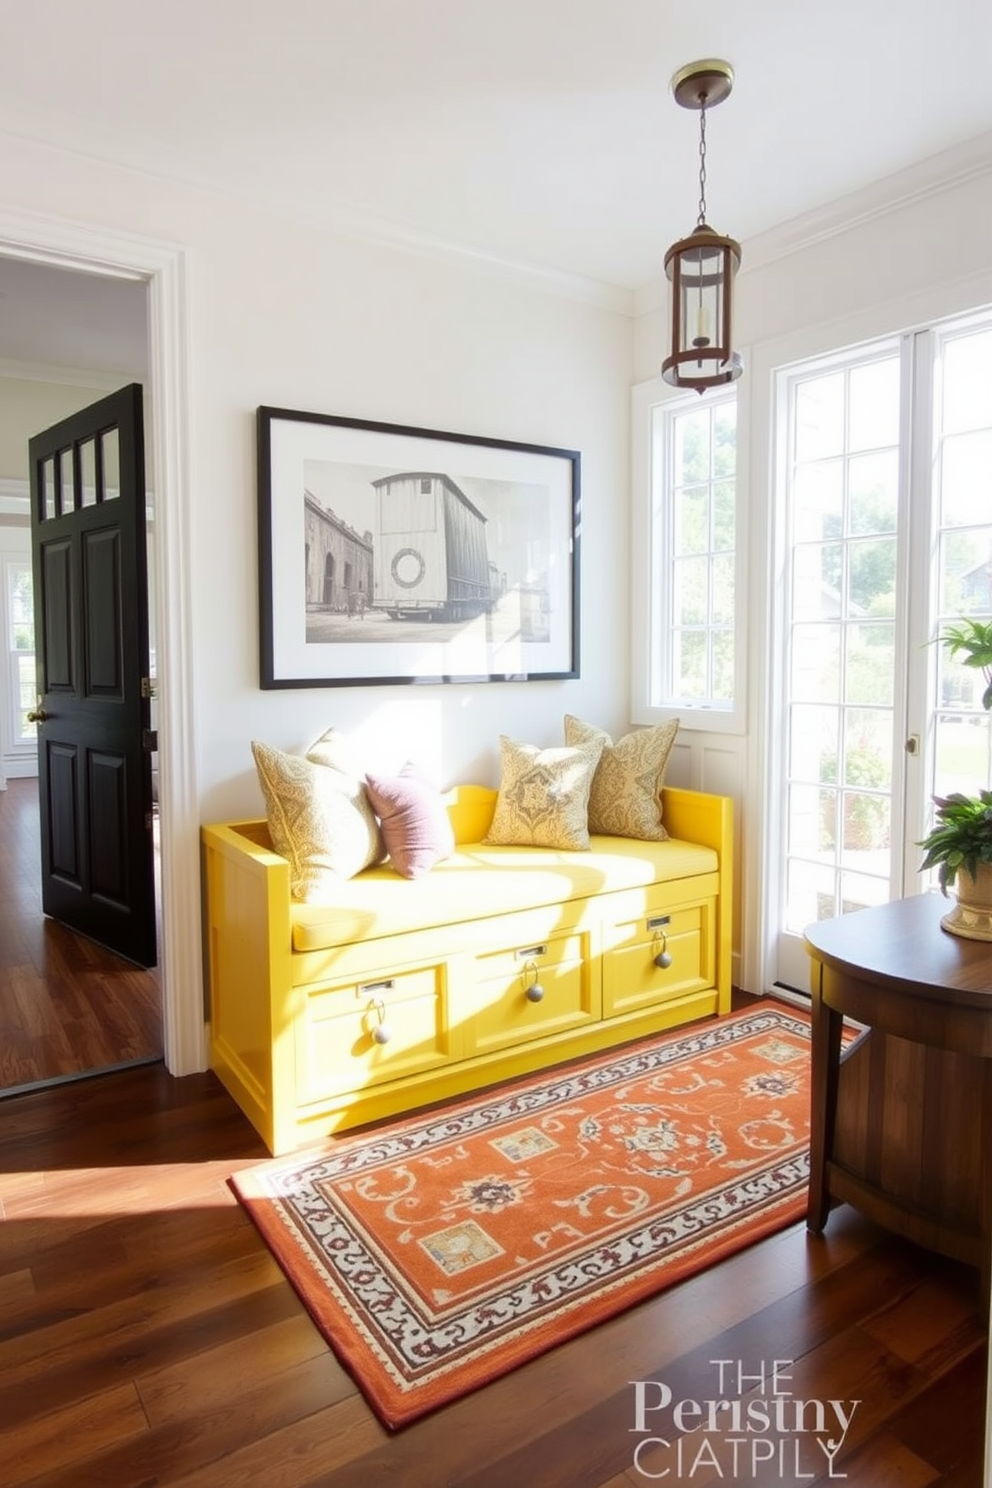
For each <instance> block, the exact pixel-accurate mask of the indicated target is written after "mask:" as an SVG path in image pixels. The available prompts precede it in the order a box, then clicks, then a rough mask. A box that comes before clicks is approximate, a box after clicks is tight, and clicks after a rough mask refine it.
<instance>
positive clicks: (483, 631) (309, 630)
mask: <svg viewBox="0 0 992 1488" xmlns="http://www.w3.org/2000/svg"><path fill="white" fill-rule="evenodd" d="M257 420H258V429H257V432H258V496H259V499H258V518H259V533H258V537H259V544H258V547H259V591H260V593H259V598H260V620H261V637H260V640H261V645H260V656H261V685H262V687H264V688H276V687H347V686H362V685H366V686H368V685H373V684H378V685H384V684H387V683H397V682H421V683H425V682H487V681H488V682H530V681H539V680H543V679H552V678H567V677H577V676H578V675H579V474H580V456H579V454H578V452H577V451H576V450H564V449H553V448H550V447H545V446H543V445H532V444H517V443H512V442H510V441H508V440H500V439H485V438H482V437H480V436H477V435H467V434H445V433H441V432H438V431H436V430H432V429H415V428H406V427H404V426H402V425H398V424H384V423H373V422H371V421H367V420H362V419H349V418H338V417H335V416H334V415H331V414H316V413H294V412H290V411H287V410H285V409H279V408H259V410H258V415H257Z"/></svg>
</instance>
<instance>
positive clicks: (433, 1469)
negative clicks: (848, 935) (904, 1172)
mask: <svg viewBox="0 0 992 1488" xmlns="http://www.w3.org/2000/svg"><path fill="white" fill-rule="evenodd" d="M262 1156H263V1153H262V1152H261V1149H260V1143H259V1142H258V1139H257V1138H256V1137H255V1135H254V1133H252V1131H251V1130H250V1128H249V1127H248V1124H247V1122H246V1121H245V1120H244V1117H243V1116H242V1115H241V1113H240V1112H239V1111H238V1110H237V1108H236V1107H235V1106H234V1105H233V1103H232V1102H231V1101H230V1099H229V1098H228V1096H227V1095H226V1094H225V1092H224V1091H223V1090H222V1089H221V1087H220V1086H219V1084H218V1082H217V1081H216V1080H215V1079H214V1077H213V1076H210V1075H205V1076H194V1077H191V1078H190V1079H188V1080H173V1079H171V1078H170V1077H169V1076H168V1075H167V1074H166V1073H165V1072H164V1070H162V1069H161V1067H160V1066H149V1067H147V1068H144V1069H140V1070H132V1071H128V1072H126V1073H123V1074H119V1075H113V1076H106V1077H101V1078H99V1079H96V1080H88V1081H85V1082H82V1083H81V1084H78V1085H76V1086H71V1087H70V1086H66V1087H61V1088H58V1089H50V1090H44V1091H39V1092H37V1093H35V1094H32V1095H27V1096H23V1097H18V1098H16V1099H14V1100H10V1101H7V1102H0V1204H2V1205H3V1207H4V1209H5V1210H6V1211H7V1213H8V1215H9V1216H10V1217H9V1218H8V1219H7V1220H6V1221H5V1222H4V1223H3V1224H0V1299H2V1300H3V1301H7V1300H9V1302H10V1306H11V1314H12V1315H11V1318H10V1330H11V1331H10V1333H9V1336H8V1337H7V1338H6V1340H5V1341H4V1342H2V1343H0V1461H3V1462H5V1463H6V1461H7V1460H8V1459H9V1457H10V1451H9V1446H10V1443H11V1442H12V1441H14V1442H15V1444H16V1448H17V1457H16V1462H17V1473H18V1481H19V1482H28V1481H30V1483H31V1488H77V1485H78V1488H82V1485H84V1484H86V1485H88V1488H92V1485H96V1484H99V1485H101V1488H102V1485H103V1484H110V1483H112V1484H114V1488H145V1485H149V1484H151V1483H152V1482H154V1483H155V1484H156V1488H173V1485H176V1488H178V1485H180V1484H181V1485H182V1488H230V1485H231V1484H235V1483H236V1484H237V1485H238V1488H242V1485H245V1488H255V1485H258V1488H261V1485H263V1484H264V1485H265V1488H313V1485H315V1484H316V1483H318V1482H319V1483H320V1485H321V1488H356V1485H358V1484H362V1485H364V1484H366V1483H368V1484H375V1483H377V1482H381V1483H383V1484H385V1483H401V1484H402V1485H403V1488H437V1484H439V1483H445V1484H447V1485H448V1488H507V1485H508V1484H510V1483H514V1484H515V1483H520V1484H521V1485H526V1488H606V1485H610V1488H643V1484H644V1482H645V1481H648V1480H646V1479H645V1478H644V1477H643V1475H638V1474H637V1473H635V1472H634V1471H633V1461H632V1459H633V1440H634V1437H633V1434H632V1431H631V1427H632V1425H633V1419H632V1412H633V1399H634V1396H633V1385H632V1383H631V1382H632V1381H639V1380H647V1379H656V1380H663V1381H667V1382H668V1383H669V1384H670V1385H671V1387H672V1389H673V1391H675V1392H676V1393H677V1394H679V1395H683V1394H684V1395H689V1396H693V1397H694V1398H695V1397H697V1396H698V1397H703V1398H705V1396H706V1395H709V1394H711V1393H712V1381H713V1369H714V1367H713V1363H712V1361H713V1360H714V1359H716V1358H728V1357H735V1358H736V1357H739V1358H741V1359H742V1360H743V1361H745V1363H748V1362H751V1363H753V1361H755V1360H757V1359H761V1358H772V1357H784V1356H791V1357H794V1358H795V1359H796V1360H797V1361H798V1362H797V1365H796V1372H797V1378H798V1379H799V1381H800V1382H801V1384H802V1389H803V1393H804V1394H808V1395H809V1396H810V1398H820V1397H826V1396H836V1397H838V1398H844V1399H846V1398H850V1397H853V1396H856V1395H857V1394H858V1393H859V1392H864V1393H870V1395H871V1397H872V1400H873V1404H872V1406H871V1409H870V1410H869V1409H867V1408H866V1409H865V1411H864V1412H863V1413H862V1415H861V1419H860V1421H857V1420H856V1422H855V1425H856V1426H857V1433H856V1434H855V1435H854V1436H852V1440H851V1443H850V1446H851V1461H852V1462H857V1461H860V1460H861V1459H860V1457H859V1455H858V1454H861V1453H862V1452H863V1453H866V1454H868V1455H866V1456H865V1458H864V1460H865V1462H868V1463H870V1464H871V1468H872V1470H873V1471H875V1472H876V1476H877V1481H879V1482H886V1481H888V1479H886V1477H885V1476H884V1474H885V1473H888V1474H889V1475H890V1477H891V1478H892V1480H893V1481H899V1479H898V1472H899V1471H903V1472H904V1473H917V1474H919V1472H920V1471H921V1470H920V1468H919V1462H923V1463H925V1464H933V1466H934V1467H936V1468H937V1469H938V1470H939V1471H941V1472H944V1473H945V1475H946V1477H947V1482H946V1484H942V1488H950V1485H951V1484H952V1483H953V1484H954V1488H974V1485H975V1484H976V1483H977V1482H979V1481H980V1476H979V1477H974V1476H973V1477H972V1478H971V1479H969V1478H967V1477H966V1476H960V1474H961V1473H963V1472H964V1471H965V1466H966V1465H967V1466H969V1467H970V1468H971V1469H972V1470H973V1469H974V1467H975V1464H976V1462H977V1463H978V1464H979V1467H978V1471H979V1473H980V1462H981V1451H982V1426H983V1413H984V1395H983V1390H982V1387H983V1384H984V1372H983V1359H982V1361H981V1367H976V1358H977V1356H978V1355H979V1354H981V1352H982V1347H983V1342H982V1340H983V1334H982V1320H981V1317H980V1315H979V1312H978V1302H979V1287H978V1277H977V1273H976V1272H974V1271H971V1270H969V1269H968V1268H967V1267H963V1266H960V1265H957V1264H956V1263H954V1262H951V1261H948V1260H945V1259H944V1258H941V1257H939V1256H933V1255H929V1254H927V1253H926V1252H924V1251H922V1250H920V1249H918V1248H917V1247H916V1246H913V1245H911V1244H910V1243H909V1242H908V1241H905V1240H903V1239H900V1238H898V1237H895V1236H892V1235H889V1234H887V1233H885V1232H883V1231H881V1230H879V1229H878V1228H876V1227H875V1226H874V1225H872V1224H871V1222H870V1221H868V1220H867V1219H865V1218H864V1217H863V1216H861V1215H858V1214H856V1213H854V1211H852V1210H850V1209H847V1208H843V1207H842V1208H840V1209H838V1210H835V1211H834V1213H833V1214H832V1215H831V1218H830V1223H829V1225H828V1227H827V1230H826V1232H825V1234H824V1235H823V1236H822V1237H817V1238H813V1237H811V1236H809V1235H808V1234H807V1233H806V1231H805V1229H804V1227H803V1226H802V1225H793V1226H790V1227H789V1228H788V1229H786V1230H784V1231H782V1232H780V1233H779V1234H777V1235H775V1236H773V1237H771V1238H770V1239H768V1240H765V1241H762V1242H761V1243H759V1244H757V1245H754V1246H751V1247H749V1248H748V1249H747V1250H745V1251H742V1252H740V1253H739V1254H738V1255H736V1256H734V1257H732V1258H731V1259H730V1260H728V1261H726V1262H724V1263H723V1264H721V1265H720V1266H718V1267H715V1268H713V1269H712V1270H711V1271H709V1272H706V1273H703V1274H702V1275H700V1276H697V1277H694V1278H692V1279H691V1280H689V1281H687V1282H685V1283H682V1284H681V1285H679V1286H677V1287H674V1288H672V1289H670V1290H669V1291H667V1292H664V1293H661V1294H659V1295H658V1296H657V1297H655V1298H653V1299H651V1300H650V1301H648V1302H646V1303H644V1304H642V1305H641V1306H639V1307H636V1308H632V1309H630V1310H629V1311H628V1312H626V1313H623V1314H621V1315H620V1316H618V1317H616V1318H614V1319H612V1320H611V1321H610V1322H608V1323H606V1324H604V1325H602V1326H601V1327H599V1328H596V1329H594V1330H592V1331H591V1332H589V1333H587V1334H584V1335H582V1336H581V1337H579V1338H576V1339H574V1340H572V1341H571V1342H569V1343H567V1344H564V1345H562V1346H561V1347H559V1348H557V1349H553V1350H551V1351H550V1352H548V1353H547V1354H545V1355H543V1356H542V1357H541V1358H538V1359H535V1360H534V1361H532V1362H531V1363H530V1364H528V1365H526V1366H524V1367H523V1368H521V1369H518V1370H516V1371H514V1372H513V1373H512V1374H510V1375H508V1376H505V1377H504V1378H502V1379H500V1380H497V1381H495V1382H494V1383H493V1384H491V1385H489V1386H487V1387H486V1388H484V1389H481V1390H478V1391H476V1392H474V1393H473V1394H471V1395H469V1396H467V1397H465V1398H464V1399H462V1400H459V1401H456V1402H454V1403H453V1404H451V1405H450V1406H448V1407H446V1408H445V1409H443V1410H440V1411H437V1412H435V1413H434V1414H433V1415H432V1416H428V1417H426V1418H424V1419H423V1420H420V1421H417V1422H415V1423H413V1424H412V1425H411V1426H409V1427H407V1428H406V1429H404V1430H403V1431H401V1432H396V1433H391V1432H389V1431H387V1430H386V1429H385V1428H384V1427H383V1426H382V1425H381V1423H380V1422H378V1421H377V1419H376V1418H375V1416H374V1415H373V1413H372V1412H371V1410H370V1409H369V1407H368V1405H367V1404H366V1402H365V1400H364V1399H363V1397H362V1396H361V1394H360V1392H359V1391H358V1389H357V1387H356V1385H355V1383H354V1381H353V1380H352V1379H351V1377H350V1376H349V1375H348V1373H347V1372H346V1371H345V1370H344V1369H343V1368H342V1367H341V1366H340V1364H339V1363H338V1362H337V1360H336V1358H335V1357H334V1355H333V1353H332V1351H331V1350H330V1349H328V1348H327V1347H326V1345H325V1343H324V1341H323V1339H321V1338H320V1337H319V1335H318V1334H317V1332H316V1330H315V1329H314V1327H313V1325H312V1324H311V1322H310V1320H309V1318H308V1317H307V1315H306V1313H305V1310H304V1309H303V1307H302V1304H301V1303H300V1302H299V1299H298V1298H297V1296H296V1294H295V1292H294V1291H293V1289H292V1288H291V1287H290V1285H289V1283H288V1282H287V1281H286V1280H285V1278H284V1277H283V1275H282V1273H281V1271H280V1270H279V1268H278V1267H277V1266H276V1264H275V1262H274V1261H273V1260H272V1257H271V1256H270V1255H269V1252H268V1251H267V1249H266V1248H265V1246H264V1244H263V1242H262V1240H261V1238H260V1237H259V1235H258V1234H257V1232H256V1231H255V1229H254V1227H253V1226H252V1225H251V1223H250V1222H249V1221H248V1220H247V1218H246V1216H245V1214H244V1212H243V1210H242V1209H241V1208H240V1207H239V1206H238V1205H237V1204H236V1203H235V1201H234V1200H233V1197H232V1195H231V1193H230V1190H229V1189H228V1187H227V1179H228V1177H229V1176H230V1174H231V1172H232V1171H234V1169H235V1168H238V1167H241V1166H244V1165H245V1164H248V1163H251V1162H254V1161H258V1160H259V1159H260V1158H261V1157H262ZM947 1381H951V1382H952V1385H953V1388H950V1387H947V1386H946V1384H945V1382H947ZM969 1381H970V1383H969ZM91 1405H92V1407H93V1409H94V1410H95V1413H96V1414H95V1416H94V1430H93V1432H92V1433H87V1431H86V1430H85V1429H84V1426H82V1425H80V1428H79V1430H78V1431H76V1432H75V1433H73V1432H70V1431H66V1430H62V1429H61V1423H63V1422H67V1421H72V1422H75V1421H77V1420H78V1421H79V1422H85V1421H86V1419H87V1412H88V1411H89V1410H90V1408H91ZM74 1412H78V1415H75V1414H73V1413H74ZM950 1420H953V1422H954V1428H953V1431H952V1432H949V1431H948V1426H947V1423H948V1421H950ZM55 1425H58V1426H59V1427H60V1429H59V1441H60V1443H61V1442H63V1441H64V1442H65V1443H66V1444H67V1445H66V1446H65V1447H64V1449H63V1448H62V1447H61V1446H60V1451H62V1453H63V1455H61V1456H57V1455H56V1456H53V1455H52V1452H53V1450H54V1449H53V1448H52V1446H51V1444H50V1442H49V1439H48V1438H49V1433H50V1428H51V1427H53V1426H55ZM854 1429H855V1428H854V1426H852V1432H853V1431H854ZM941 1431H943V1433H944V1437H945V1438H953V1441H950V1440H945V1443H944V1448H943V1450H944V1454H945V1455H944V1457H941V1456H940V1455H939V1453H940V1442H941ZM15 1434H16V1438H15ZM866 1471H867V1469H866ZM955 1473H958V1474H959V1476H958V1478H957V1479H955V1478H954V1476H953V1475H954V1474H955ZM662 1481H665V1480H662ZM669 1481H670V1480H669ZM689 1481H693V1482H694V1483H695V1484H696V1485H697V1488H699V1484H700V1479H699V1478H696V1479H694V1480H689ZM866 1481H867V1480H866ZM907 1481H909V1482H911V1483H912V1482H914V1481H915V1479H914V1478H913V1477H912V1476H910V1477H909V1478H908V1479H907ZM938 1481H939V1480H938Z"/></svg>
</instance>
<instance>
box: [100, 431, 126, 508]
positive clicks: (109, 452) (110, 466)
mask: <svg viewBox="0 0 992 1488" xmlns="http://www.w3.org/2000/svg"><path fill="white" fill-rule="evenodd" d="M100 446H101V450H102V453H103V490H102V491H101V493H100V497H101V500H103V501H113V500H115V499H116V498H117V497H118V496H119V495H120V494H121V489H120V487H121V459H120V441H119V439H118V435H117V430H116V429H108V430H107V432H106V434H102V435H101V436H100Z"/></svg>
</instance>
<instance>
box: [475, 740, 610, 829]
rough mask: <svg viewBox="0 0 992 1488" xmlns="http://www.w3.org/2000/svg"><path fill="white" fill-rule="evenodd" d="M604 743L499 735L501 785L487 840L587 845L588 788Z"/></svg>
mask: <svg viewBox="0 0 992 1488" xmlns="http://www.w3.org/2000/svg"><path fill="white" fill-rule="evenodd" d="M602 750H603V746H602V744H601V743H599V742H598V741H595V740H594V741H592V742H590V743H586V744H581V745H578V746H576V747H575V748H565V749H538V748H537V747H536V746H535V745H533V744H517V743H515V742H514V740H513V739H508V738H507V737H506V735H505V734H501V735H500V741H499V751H500V768H501V773H500V784H499V791H498V793H497V796H496V811H495V814H494V816H493V824H492V826H491V827H490V829H489V835H488V836H487V837H486V839H485V840H486V842H489V843H492V844H494V845H500V846H519V847H558V848H563V849H565V850H566V851H568V850H571V849H574V848H577V849H583V848H588V846H589V829H588V825H587V820H586V818H587V813H588V808H589V789H590V787H591V785H592V777H593V774H594V772H595V769H596V765H597V764H598V763H599V756H600V754H601V753H602Z"/></svg>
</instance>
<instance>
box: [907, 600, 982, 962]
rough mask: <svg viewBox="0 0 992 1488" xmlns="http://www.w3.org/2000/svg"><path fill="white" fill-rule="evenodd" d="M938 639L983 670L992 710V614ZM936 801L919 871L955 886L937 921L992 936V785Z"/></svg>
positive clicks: (978, 936) (975, 935)
mask: <svg viewBox="0 0 992 1488" xmlns="http://www.w3.org/2000/svg"><path fill="white" fill-rule="evenodd" d="M938 640H940V641H941V642H942V643H943V644H944V645H945V646H946V647H947V649H948V651H949V652H950V653H951V655H952V656H961V657H962V660H963V662H964V665H965V666H969V667H976V668H978V669H979V670H980V671H981V672H982V673H983V674H984V677H985V684H986V685H985V690H984V692H983V694H982V706H983V708H986V709H989V710H992V620H989V621H984V620H960V621H958V622H957V623H956V624H954V625H948V626H947V627H946V628H945V630H944V631H943V632H942V634H941V635H940V636H939V637H938ZM934 805H935V806H936V808H937V820H936V822H935V824H934V826H933V827H932V828H931V830H930V831H929V832H928V833H927V835H926V837H924V839H923V841H922V842H921V843H920V844H919V846H920V847H922V848H923V851H924V858H923V862H922V863H921V865H920V871H921V872H924V871H925V870H926V869H928V868H936V869H937V879H938V882H939V883H940V890H941V893H942V894H947V891H948V889H950V888H951V886H952V885H955V884H956V886H957V887H956V893H957V904H956V905H955V907H954V909H952V910H951V911H950V913H948V914H946V915H945V916H944V917H943V919H942V920H941V924H942V925H943V926H944V929H945V930H950V931H951V932H952V934H954V935H963V936H965V937H966V938H967V939H969V940H992V790H980V791H979V792H978V794H977V795H975V796H966V795H963V794H962V793H961V792H958V791H956V792H954V793H953V794H951V795H949V796H935V797H934Z"/></svg>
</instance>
